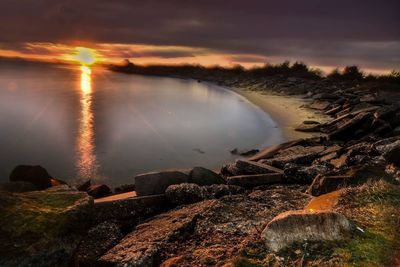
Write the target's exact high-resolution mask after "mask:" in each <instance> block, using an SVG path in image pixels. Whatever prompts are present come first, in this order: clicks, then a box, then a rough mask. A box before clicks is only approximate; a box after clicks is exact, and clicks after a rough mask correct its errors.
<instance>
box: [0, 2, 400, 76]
mask: <svg viewBox="0 0 400 267" xmlns="http://www.w3.org/2000/svg"><path fill="white" fill-rule="evenodd" d="M288 6H290V8H288ZM399 6H400V3H398V2H397V1H395V0H389V1H386V3H385V5H382V3H381V2H379V1H373V0H369V1H352V2H351V3H347V2H346V1H343V0H341V1H335V2H324V3H321V2H318V1H315V0H312V1H306V2H302V3H287V1H283V2H282V3H275V2H273V1H251V4H249V3H247V4H243V3H242V2H240V1H232V2H231V3H230V5H229V6H226V4H224V3H222V2H220V1H216V2H215V1H204V2H202V3H197V2H193V1H189V2H187V1H186V2H182V1H180V0H176V1H173V3H172V4H165V3H163V2H155V1H151V2H149V3H139V2H135V1H133V2H124V1H121V2H114V3H108V2H107V1H95V2H94V1H86V2H85V3H81V2H75V1H72V2H70V1H64V0H57V1H53V2H52V3H51V4H49V3H44V2H30V1H19V2H18V3H15V2H14V1H2V3H1V4H0V7H1V8H0V16H1V17H2V20H3V23H2V24H1V25H0V29H1V30H2V32H3V33H4V34H3V35H2V36H1V37H0V57H1V58H21V59H24V60H33V61H35V60H36V61H46V62H70V61H71V59H68V57H69V56H70V55H71V54H73V53H74V49H76V47H86V48H88V49H92V50H93V51H96V53H98V55H99V57H100V60H99V62H104V63H106V64H108V63H114V64H115V63H119V62H121V61H122V60H123V59H129V60H131V61H132V62H134V63H135V64H139V65H177V64H178V65H184V64H189V65H202V66H215V65H219V66H222V67H232V66H234V65H238V64H239V65H242V66H244V67H245V68H251V67H255V66H262V65H264V64H265V63H270V64H278V63H281V62H284V61H290V62H296V61H298V62H305V63H306V64H307V65H309V66H310V67H312V68H318V69H321V70H323V71H324V72H325V73H328V72H330V71H332V70H333V69H335V68H343V67H345V66H349V65H357V66H359V67H360V68H361V69H362V70H364V71H365V72H366V73H373V74H384V73H390V72H391V71H392V70H398V69H399V66H400V31H399V30H398V27H397V25H399V24H400V19H399V16H398V15H397V10H399ZM32 14H35V15H32ZM37 14H39V15H40V16H37Z"/></svg>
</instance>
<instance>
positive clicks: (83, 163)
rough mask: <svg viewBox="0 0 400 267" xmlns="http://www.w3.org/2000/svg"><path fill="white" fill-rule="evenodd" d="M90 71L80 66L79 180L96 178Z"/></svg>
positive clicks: (96, 166) (96, 165)
mask: <svg viewBox="0 0 400 267" xmlns="http://www.w3.org/2000/svg"><path fill="white" fill-rule="evenodd" d="M91 74H92V71H91V69H90V67H88V66H84V65H82V66H81V80H80V89H81V99H80V102H81V114H80V120H79V132H78V136H77V152H78V161H77V163H76V165H77V166H76V167H77V170H78V176H79V178H80V179H93V178H96V176H97V169H98V163H97V159H96V155H95V153H94V149H95V146H94V132H93V120H94V116H93V111H92V77H91Z"/></svg>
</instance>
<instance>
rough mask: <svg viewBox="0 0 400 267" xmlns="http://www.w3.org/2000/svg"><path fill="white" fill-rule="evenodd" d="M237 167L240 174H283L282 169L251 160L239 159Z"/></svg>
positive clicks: (236, 163)
mask: <svg viewBox="0 0 400 267" xmlns="http://www.w3.org/2000/svg"><path fill="white" fill-rule="evenodd" d="M235 166H236V169H238V170H239V173H240V174H264V173H283V171H282V170H281V169H278V168H275V167H272V166H269V165H267V164H263V163H259V162H254V161H250V160H243V159H238V160H236V162H235Z"/></svg>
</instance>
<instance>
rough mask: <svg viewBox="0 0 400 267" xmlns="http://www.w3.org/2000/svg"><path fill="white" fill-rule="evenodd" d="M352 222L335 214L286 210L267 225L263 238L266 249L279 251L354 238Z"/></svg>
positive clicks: (262, 234) (330, 212)
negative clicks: (290, 247) (309, 244)
mask: <svg viewBox="0 0 400 267" xmlns="http://www.w3.org/2000/svg"><path fill="white" fill-rule="evenodd" d="M352 228H353V227H352V224H351V222H350V221H349V220H348V219H347V218H346V217H345V216H343V215H341V214H339V213H337V212H332V211H315V212H310V211H305V210H295V211H287V212H284V213H282V214H280V215H278V216H276V217H275V218H274V219H272V221H270V222H269V223H268V225H267V226H266V227H265V229H264V231H263V232H262V233H261V238H262V239H263V240H264V242H265V243H266V245H267V247H268V248H269V249H271V250H272V251H274V252H278V251H280V250H281V249H283V248H286V247H288V246H290V245H292V244H293V243H302V242H308V241H337V240H343V239H346V238H349V237H351V232H352Z"/></svg>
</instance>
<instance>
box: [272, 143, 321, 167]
mask: <svg viewBox="0 0 400 267" xmlns="http://www.w3.org/2000/svg"><path fill="white" fill-rule="evenodd" d="M324 150H325V147H324V146H300V145H298V146H293V147H290V148H287V149H284V150H282V151H280V152H279V153H278V154H277V155H275V157H274V158H272V159H270V162H271V163H272V164H273V165H274V166H278V167H281V168H283V166H284V165H285V164H286V163H298V164H307V163H311V162H312V161H313V160H314V159H315V158H316V157H318V156H319V154H320V153H322V152H323V151H324Z"/></svg>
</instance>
